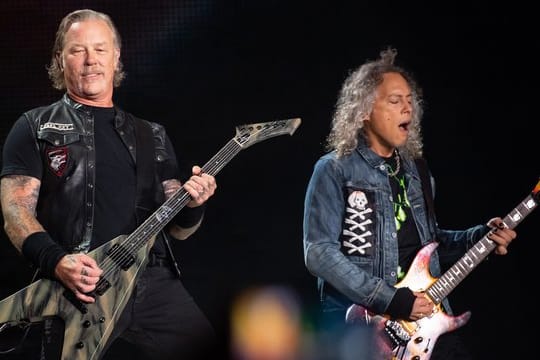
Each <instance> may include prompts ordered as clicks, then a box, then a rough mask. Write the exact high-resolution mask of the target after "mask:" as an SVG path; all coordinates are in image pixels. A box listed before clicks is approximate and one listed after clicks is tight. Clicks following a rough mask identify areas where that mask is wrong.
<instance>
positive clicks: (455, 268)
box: [427, 194, 538, 304]
mask: <svg viewBox="0 0 540 360" xmlns="http://www.w3.org/2000/svg"><path fill="white" fill-rule="evenodd" d="M537 206H538V203H537V201H536V200H535V198H534V197H533V195H532V194H531V195H529V196H527V197H526V198H525V200H523V201H522V202H521V203H520V204H519V205H518V206H516V207H515V208H514V210H512V211H511V212H510V213H509V214H508V215H506V217H504V219H503V223H504V224H505V226H506V227H508V228H510V229H513V228H515V227H516V226H517V225H518V224H519V223H520V222H521V221H522V220H523V219H524V218H525V217H526V216H527V215H529V214H530V213H531V212H532V211H533V210H534V209H535V208H536V207H537ZM496 246H497V244H496V243H495V242H494V241H491V240H490V239H489V238H488V237H487V234H486V235H485V236H484V237H483V238H482V239H481V240H480V241H478V242H477V243H476V244H475V245H474V246H473V247H472V248H470V249H469V250H468V251H467V252H466V253H465V255H463V256H462V257H461V258H460V259H459V260H458V261H457V262H456V263H455V264H454V265H452V267H451V268H450V269H448V270H447V271H446V272H445V273H444V274H443V275H442V276H441V277H440V278H438V279H437V280H436V281H435V282H434V283H433V284H431V286H430V287H429V288H428V289H427V293H428V295H429V296H430V298H431V299H432V300H433V302H434V303H435V304H439V303H440V302H441V301H442V300H443V299H444V298H445V297H447V296H448V294H450V292H451V291H452V290H453V289H454V288H455V287H456V286H457V285H458V284H459V283H460V282H461V281H462V280H463V279H464V278H465V277H466V276H467V275H469V274H470V273H471V271H473V270H474V268H476V266H478V264H480V263H481V262H482V260H484V259H485V258H486V257H487V256H488V255H489V253H491V252H492V251H493V250H494V249H495V248H496Z"/></svg>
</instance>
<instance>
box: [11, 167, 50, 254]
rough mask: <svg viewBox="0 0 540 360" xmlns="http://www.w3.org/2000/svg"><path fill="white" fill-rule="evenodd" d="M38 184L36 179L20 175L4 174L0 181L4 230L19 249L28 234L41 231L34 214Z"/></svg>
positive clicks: (41, 228)
mask: <svg viewBox="0 0 540 360" xmlns="http://www.w3.org/2000/svg"><path fill="white" fill-rule="evenodd" d="M40 184H41V183H40V181H39V180H38V179H36V178H33V177H30V176H22V175H16V176H15V175H12V176H6V177H4V178H2V180H1V182H0V201H1V204H2V215H3V217H4V230H5V232H6V234H7V235H8V237H9V239H10V240H11V242H12V243H13V245H15V247H16V248H17V249H19V250H20V249H21V247H22V243H23V241H24V240H25V239H26V237H27V236H28V235H30V234H32V233H34V232H37V231H43V227H42V226H41V224H39V222H38V221H37V219H36V216H35V213H36V206H37V201H38V196H39V188H40Z"/></svg>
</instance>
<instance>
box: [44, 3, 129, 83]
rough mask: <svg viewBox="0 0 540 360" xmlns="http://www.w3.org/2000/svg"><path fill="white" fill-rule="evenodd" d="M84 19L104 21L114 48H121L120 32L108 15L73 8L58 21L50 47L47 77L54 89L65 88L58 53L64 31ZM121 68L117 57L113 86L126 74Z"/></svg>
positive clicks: (61, 45)
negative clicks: (111, 33)
mask: <svg viewBox="0 0 540 360" xmlns="http://www.w3.org/2000/svg"><path fill="white" fill-rule="evenodd" d="M85 20H102V21H104V22H105V23H106V24H107V25H108V26H109V28H110V29H111V30H112V32H113V42H114V46H115V48H116V49H118V50H120V49H121V48H122V40H121V38H120V34H119V33H118V30H117V29H116V26H114V23H113V21H112V20H111V18H110V17H109V15H107V14H104V13H100V12H97V11H94V10H90V9H82V10H75V11H73V12H71V13H69V14H67V15H66V16H65V17H64V18H63V19H62V21H61V22H60V25H59V26H58V30H57V31H56V38H55V40H54V46H53V49H52V56H51V63H50V64H49V66H48V67H47V71H48V73H49V78H50V79H51V81H52V85H53V87H54V88H55V89H58V90H63V89H65V88H66V84H65V82H64V70H63V68H62V66H61V64H60V57H59V55H60V53H61V52H62V50H63V49H64V45H65V38H66V33H67V31H68V30H69V28H70V27H71V25H73V23H76V22H81V21H85ZM122 69H123V65H122V62H121V61H120V59H118V66H117V67H116V69H115V71H114V80H113V84H114V86H115V87H118V86H120V83H121V82H122V80H123V79H124V78H125V76H126V74H125V72H124V71H123V70H122Z"/></svg>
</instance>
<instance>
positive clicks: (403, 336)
mask: <svg viewBox="0 0 540 360" xmlns="http://www.w3.org/2000/svg"><path fill="white" fill-rule="evenodd" d="M384 332H385V333H386V335H387V336H388V338H389V339H390V340H391V341H392V344H393V345H394V346H392V349H395V348H396V347H398V346H404V345H405V344H407V343H408V342H409V340H411V336H410V335H409V333H408V332H407V331H405V330H404V329H403V327H402V326H401V325H400V324H399V323H398V322H397V321H393V320H388V321H386V323H385V325H384Z"/></svg>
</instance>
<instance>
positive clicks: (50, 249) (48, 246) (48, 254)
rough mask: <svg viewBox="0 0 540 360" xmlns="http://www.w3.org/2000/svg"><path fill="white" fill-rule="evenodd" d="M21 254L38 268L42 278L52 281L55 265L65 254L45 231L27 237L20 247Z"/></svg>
mask: <svg viewBox="0 0 540 360" xmlns="http://www.w3.org/2000/svg"><path fill="white" fill-rule="evenodd" d="M21 251H22V254H23V255H24V257H26V258H27V259H28V260H30V262H31V263H32V264H33V265H34V266H36V267H38V268H39V270H40V272H41V274H42V275H43V277H46V278H49V279H54V278H55V276H54V271H55V269H56V265H57V264H58V262H59V261H60V259H62V258H63V257H64V256H65V255H66V254H67V252H66V251H65V250H64V249H63V248H62V247H61V246H60V245H59V244H57V243H56V242H55V241H54V240H53V239H52V238H51V236H50V235H49V234H48V233H46V232H45V231H39V232H35V233H33V234H30V235H28V237H27V238H26V239H25V240H24V242H23V245H22V249H21Z"/></svg>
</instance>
